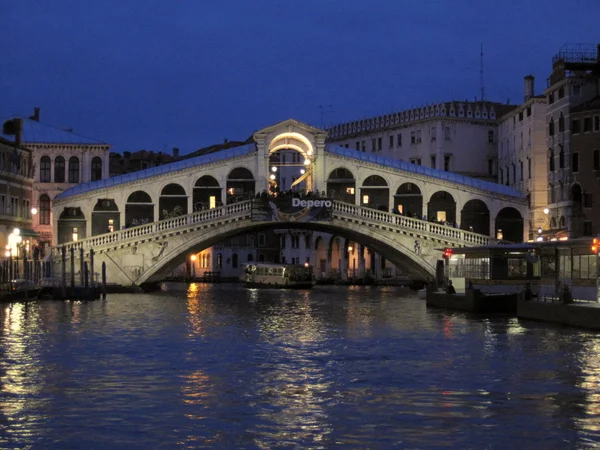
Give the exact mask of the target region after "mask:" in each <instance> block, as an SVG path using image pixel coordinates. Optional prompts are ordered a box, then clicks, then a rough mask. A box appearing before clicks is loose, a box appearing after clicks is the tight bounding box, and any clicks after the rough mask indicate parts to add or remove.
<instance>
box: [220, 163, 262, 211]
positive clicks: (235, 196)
mask: <svg viewBox="0 0 600 450" xmlns="http://www.w3.org/2000/svg"><path fill="white" fill-rule="evenodd" d="M255 187H256V180H255V178H254V174H253V173H252V171H251V170H250V169H247V168H245V167H235V168H234V169H232V170H231V171H230V172H229V173H228V174H227V184H226V187H225V189H226V190H227V204H230V203H235V202H236V201H240V200H242V199H244V198H250V197H253V196H254V194H255Z"/></svg>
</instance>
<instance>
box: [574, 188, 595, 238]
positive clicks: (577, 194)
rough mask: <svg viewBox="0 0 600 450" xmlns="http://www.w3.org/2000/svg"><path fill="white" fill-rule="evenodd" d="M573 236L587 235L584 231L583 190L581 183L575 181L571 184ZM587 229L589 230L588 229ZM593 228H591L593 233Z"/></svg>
mask: <svg viewBox="0 0 600 450" xmlns="http://www.w3.org/2000/svg"><path fill="white" fill-rule="evenodd" d="M570 197H571V232H572V236H571V237H580V236H585V233H584V226H583V222H584V220H583V219H584V217H583V190H582V189H581V185H580V184H579V183H574V184H573V186H571V192H570ZM586 231H587V230H586ZM591 232H592V230H589V234H591Z"/></svg>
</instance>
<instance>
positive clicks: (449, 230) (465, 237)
mask: <svg viewBox="0 0 600 450" xmlns="http://www.w3.org/2000/svg"><path fill="white" fill-rule="evenodd" d="M332 209H333V218H334V219H335V218H336V217H344V218H350V219H355V218H361V219H364V220H366V221H369V222H373V223H380V224H381V223H385V224H389V225H392V226H397V227H401V228H407V229H411V230H415V231H420V232H424V233H428V234H430V235H432V236H437V237H443V238H446V239H448V240H451V241H456V242H460V243H468V244H473V245H490V244H493V243H497V242H498V241H497V240H496V239H493V238H490V237H488V236H484V235H481V234H477V233H473V232H469V231H465V230H461V229H458V228H454V227H451V226H447V225H441V224H437V223H433V222H427V221H425V220H420V219H415V218H413V217H407V216H402V215H398V214H393V213H389V212H385V211H379V210H376V209H372V208H365V207H362V206H358V205H353V204H349V203H344V202H340V201H334V202H333V208H332ZM251 210H252V201H251V200H246V201H242V202H239V203H233V204H230V205H225V206H222V207H219V208H213V209H209V210H203V211H196V212H193V213H191V214H187V215H185V216H178V217H173V218H170V219H164V220H161V221H159V222H153V223H148V224H145V225H139V226H137V227H133V228H127V229H124V230H119V231H115V232H112V233H107V234H102V235H98V236H93V237H91V238H87V239H83V240H81V241H76V242H69V243H65V244H61V245H59V246H57V247H54V248H53V249H52V256H53V257H54V258H58V257H59V256H60V254H61V251H62V250H61V249H62V248H65V250H66V251H67V252H68V251H70V249H71V248H74V249H75V250H79V249H80V248H83V249H84V250H88V249H90V248H99V247H103V246H106V245H110V244H114V243H117V242H124V241H129V240H133V239H139V238H143V237H145V236H147V237H150V236H151V235H153V234H155V233H157V232H160V231H167V230H175V229H179V228H185V227H188V226H191V225H194V224H198V223H203V222H210V221H213V220H216V219H219V218H221V217H229V218H235V217H236V216H239V217H248V218H250V214H251Z"/></svg>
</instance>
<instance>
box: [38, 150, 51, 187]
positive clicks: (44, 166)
mask: <svg viewBox="0 0 600 450" xmlns="http://www.w3.org/2000/svg"><path fill="white" fill-rule="evenodd" d="M40 182H41V183H50V157H49V156H42V158H41V159H40Z"/></svg>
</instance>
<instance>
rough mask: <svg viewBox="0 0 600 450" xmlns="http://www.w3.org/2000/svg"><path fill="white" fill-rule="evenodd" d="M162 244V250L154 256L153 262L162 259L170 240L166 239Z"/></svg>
mask: <svg viewBox="0 0 600 450" xmlns="http://www.w3.org/2000/svg"><path fill="white" fill-rule="evenodd" d="M159 245H160V250H159V251H158V253H157V254H156V255H155V256H153V257H152V262H156V261H158V260H159V259H160V257H161V256H162V255H163V253H164V252H165V249H166V248H167V247H168V246H169V242H168V241H164V242H162V243H161V244H159Z"/></svg>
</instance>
